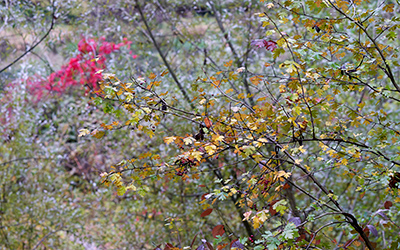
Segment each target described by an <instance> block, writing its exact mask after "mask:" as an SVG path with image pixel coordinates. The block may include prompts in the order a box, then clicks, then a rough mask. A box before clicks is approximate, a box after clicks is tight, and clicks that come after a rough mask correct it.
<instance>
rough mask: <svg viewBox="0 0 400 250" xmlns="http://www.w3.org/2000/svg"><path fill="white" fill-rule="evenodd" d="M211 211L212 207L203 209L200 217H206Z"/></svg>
mask: <svg viewBox="0 0 400 250" xmlns="http://www.w3.org/2000/svg"><path fill="white" fill-rule="evenodd" d="M212 211H213V209H212V208H207V209H206V210H204V211H203V212H202V213H201V215H200V217H206V216H207V215H209V214H211V212H212Z"/></svg>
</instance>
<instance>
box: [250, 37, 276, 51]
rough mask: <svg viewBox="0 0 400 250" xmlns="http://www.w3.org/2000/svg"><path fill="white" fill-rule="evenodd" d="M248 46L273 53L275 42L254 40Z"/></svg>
mask: <svg viewBox="0 0 400 250" xmlns="http://www.w3.org/2000/svg"><path fill="white" fill-rule="evenodd" d="M250 45H251V46H256V47H258V48H265V49H267V50H269V51H274V50H275V49H276V42H274V41H272V40H269V41H266V40H264V39H256V40H253V41H251V43H250Z"/></svg>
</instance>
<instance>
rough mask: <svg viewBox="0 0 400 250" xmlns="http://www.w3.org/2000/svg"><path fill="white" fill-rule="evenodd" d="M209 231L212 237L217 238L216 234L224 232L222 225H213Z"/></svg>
mask: <svg viewBox="0 0 400 250" xmlns="http://www.w3.org/2000/svg"><path fill="white" fill-rule="evenodd" d="M211 233H212V235H213V237H214V238H217V236H218V235H221V236H222V235H223V234H224V233H225V229H224V225H218V226H215V227H214V229H213V230H212V232H211Z"/></svg>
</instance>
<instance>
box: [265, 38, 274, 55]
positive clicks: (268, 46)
mask: <svg viewBox="0 0 400 250" xmlns="http://www.w3.org/2000/svg"><path fill="white" fill-rule="evenodd" d="M264 46H265V48H266V49H267V50H269V51H271V52H272V51H274V50H275V49H276V42H274V41H272V40H269V41H265V40H264Z"/></svg>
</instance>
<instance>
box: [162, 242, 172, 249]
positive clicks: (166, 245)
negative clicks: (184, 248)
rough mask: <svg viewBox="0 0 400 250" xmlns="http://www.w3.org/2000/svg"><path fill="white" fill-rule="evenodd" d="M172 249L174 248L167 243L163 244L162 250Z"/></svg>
mask: <svg viewBox="0 0 400 250" xmlns="http://www.w3.org/2000/svg"><path fill="white" fill-rule="evenodd" d="M172 248H174V246H173V245H171V244H169V243H167V244H165V247H164V250H171V249H172Z"/></svg>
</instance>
